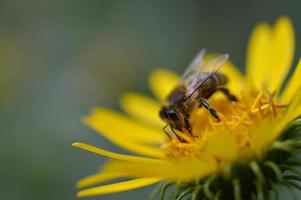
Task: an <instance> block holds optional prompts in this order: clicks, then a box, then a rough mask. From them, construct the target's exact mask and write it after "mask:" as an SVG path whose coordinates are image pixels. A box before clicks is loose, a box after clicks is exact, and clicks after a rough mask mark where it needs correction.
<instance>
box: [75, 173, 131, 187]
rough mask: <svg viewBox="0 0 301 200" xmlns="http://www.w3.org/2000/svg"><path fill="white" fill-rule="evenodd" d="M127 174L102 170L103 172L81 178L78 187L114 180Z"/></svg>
mask: <svg viewBox="0 0 301 200" xmlns="http://www.w3.org/2000/svg"><path fill="white" fill-rule="evenodd" d="M125 176H126V174H122V173H110V172H108V173H106V172H101V173H97V174H93V175H91V176H87V177H85V178H82V179H80V180H79V181H78V182H77V183H76V187H77V188H83V187H88V186H91V185H95V184H99V183H102V182H104V181H110V180H114V179H117V178H121V177H125Z"/></svg>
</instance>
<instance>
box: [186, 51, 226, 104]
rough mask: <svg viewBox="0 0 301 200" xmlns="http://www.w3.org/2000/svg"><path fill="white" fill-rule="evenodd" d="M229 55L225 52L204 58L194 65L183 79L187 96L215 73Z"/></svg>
mask: <svg viewBox="0 0 301 200" xmlns="http://www.w3.org/2000/svg"><path fill="white" fill-rule="evenodd" d="M228 58H229V55H228V54H223V55H220V56H217V57H214V58H212V59H211V60H209V61H207V62H206V61H204V60H202V61H201V62H200V65H199V66H198V67H194V70H193V71H192V72H191V73H188V74H187V75H186V76H185V77H184V78H185V79H182V82H183V83H184V85H185V87H186V90H187V92H186V98H189V97H190V96H191V95H192V94H193V93H194V92H195V91H196V90H197V89H198V88H199V87H200V85H202V84H203V83H204V82H205V81H206V80H207V79H208V78H209V77H211V76H212V75H213V74H215V73H216V72H217V71H218V70H219V69H220V68H221V67H222V66H223V64H225V63H226V61H227V60H228ZM189 67H190V66H189Z"/></svg>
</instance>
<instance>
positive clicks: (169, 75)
mask: <svg viewBox="0 0 301 200" xmlns="http://www.w3.org/2000/svg"><path fill="white" fill-rule="evenodd" d="M179 81H180V77H179V76H178V75H177V74H175V73H174V72H171V71H168V70H165V69H156V70H154V71H153V72H152V73H151V75H150V78H149V84H150V87H151V90H152V92H153V93H154V95H155V96H156V97H157V98H158V99H159V100H161V101H165V100H166V97H167V96H168V95H169V93H170V92H171V91H172V90H173V89H174V88H175V87H176V86H177V84H178V83H179Z"/></svg>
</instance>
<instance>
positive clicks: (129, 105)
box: [120, 92, 164, 128]
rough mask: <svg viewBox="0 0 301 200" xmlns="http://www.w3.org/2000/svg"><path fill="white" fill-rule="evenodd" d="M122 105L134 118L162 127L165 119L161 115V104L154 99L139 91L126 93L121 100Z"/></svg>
mask: <svg viewBox="0 0 301 200" xmlns="http://www.w3.org/2000/svg"><path fill="white" fill-rule="evenodd" d="M120 104H121V107H122V108H123V110H125V111H126V112H127V113H129V114H130V115H132V116H133V117H134V118H136V119H139V120H142V121H143V122H146V123H147V124H150V125H154V126H156V127H159V128H162V127H163V126H164V123H163V121H162V120H161V119H160V117H159V114H158V113H159V110H160V105H159V103H158V102H156V101H154V100H153V99H151V98H149V97H147V96H144V95H142V94H138V93H133V92H130V93H126V94H125V95H123V96H122V98H121V101H120Z"/></svg>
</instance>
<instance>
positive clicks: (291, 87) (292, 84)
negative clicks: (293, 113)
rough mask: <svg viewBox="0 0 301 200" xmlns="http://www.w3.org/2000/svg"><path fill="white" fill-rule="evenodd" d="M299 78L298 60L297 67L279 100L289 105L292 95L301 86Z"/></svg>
mask: <svg viewBox="0 0 301 200" xmlns="http://www.w3.org/2000/svg"><path fill="white" fill-rule="evenodd" d="M300 78H301V59H299V62H298V65H297V67H296V69H295V71H294V73H293V75H292V77H291V78H290V79H289V81H288V84H287V86H286V87H285V89H284V91H283V93H282V95H281V99H282V100H283V101H284V102H287V103H289V102H290V101H291V98H292V96H293V94H294V93H295V92H296V91H297V89H298V88H299V87H300V86H301V81H300Z"/></svg>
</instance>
